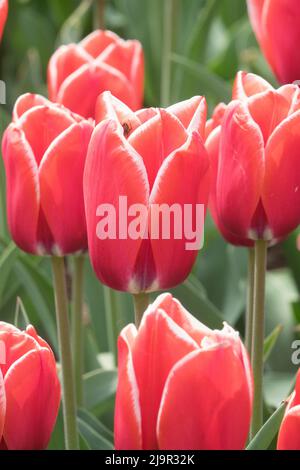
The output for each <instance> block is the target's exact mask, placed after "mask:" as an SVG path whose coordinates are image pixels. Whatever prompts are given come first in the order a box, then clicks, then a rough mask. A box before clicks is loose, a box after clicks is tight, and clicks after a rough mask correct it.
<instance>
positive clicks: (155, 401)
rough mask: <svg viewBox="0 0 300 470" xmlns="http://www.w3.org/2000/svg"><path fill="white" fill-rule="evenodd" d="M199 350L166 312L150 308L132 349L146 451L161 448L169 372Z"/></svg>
mask: <svg viewBox="0 0 300 470" xmlns="http://www.w3.org/2000/svg"><path fill="white" fill-rule="evenodd" d="M162 345H163V347H162ZM197 348H198V345H197V343H196V342H195V341H194V340H193V339H192V338H191V337H190V336H189V335H188V334H187V333H186V332H185V331H184V330H183V329H181V328H180V327H179V326H178V325H177V324H176V323H175V322H174V321H173V320H172V319H171V318H170V317H168V315H166V314H165V312H164V311H163V310H161V309H157V310H155V309H153V308H151V307H149V309H148V310H147V311H146V313H145V314H144V317H143V320H142V323H141V326H140V328H139V332H138V335H137V337H136V339H135V342H134V345H133V348H132V355H133V365H134V370H135V375H136V379H137V383H138V389H139V393H140V395H139V396H140V408H141V413H142V434H143V449H145V450H149V449H157V448H158V447H157V436H156V432H155V429H156V419H157V414H158V410H159V404H160V400H161V396H162V392H163V388H164V384H165V381H166V379H167V377H168V374H169V372H170V370H171V369H172V367H173V366H174V364H176V363H177V362H178V361H179V360H180V359H181V358H182V357H184V356H185V355H186V354H188V353H190V352H191V351H194V350H196V349H197ZM158 364H159V367H157V366H158Z"/></svg>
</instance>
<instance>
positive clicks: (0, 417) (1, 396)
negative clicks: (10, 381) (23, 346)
mask: <svg viewBox="0 0 300 470" xmlns="http://www.w3.org/2000/svg"><path fill="white" fill-rule="evenodd" d="M0 353H1V350H0ZM0 364H1V357H0ZM5 414H6V396H5V388H4V381H3V375H2V372H1V368H0V443H1V439H2V434H3V428H4V423H5Z"/></svg>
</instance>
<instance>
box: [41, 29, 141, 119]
mask: <svg viewBox="0 0 300 470" xmlns="http://www.w3.org/2000/svg"><path fill="white" fill-rule="evenodd" d="M48 88H49V96H50V99H51V100H52V101H56V102H58V103H61V104H63V105H64V106H66V107H67V108H69V109H71V111H74V112H75V113H78V114H80V115H82V116H84V117H86V118H89V117H94V115H95V104H96V100H97V97H98V96H99V95H100V93H102V92H103V91H105V90H109V91H111V92H112V93H113V94H114V95H115V96H116V97H117V98H119V99H120V100H122V101H123V102H124V103H126V104H127V105H128V106H129V107H130V108H132V109H134V110H136V109H139V108H140V107H141V105H142V101H143V91H144V58H143V50H142V46H141V44H140V43H139V42H138V41H124V40H122V39H121V38H119V37H118V36H117V35H116V34H114V33H112V32H111V31H101V30H98V31H95V32H93V33H92V34H90V35H89V36H87V37H86V38H85V39H84V40H83V41H81V42H80V43H79V44H69V45H67V46H61V47H60V48H59V49H58V50H57V51H56V52H55V53H54V55H53V56H52V58H51V59H50V62H49V67H48Z"/></svg>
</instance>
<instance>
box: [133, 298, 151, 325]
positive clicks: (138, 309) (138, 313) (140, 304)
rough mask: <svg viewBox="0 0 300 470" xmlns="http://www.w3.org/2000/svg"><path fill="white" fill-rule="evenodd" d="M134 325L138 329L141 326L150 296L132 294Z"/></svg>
mask: <svg viewBox="0 0 300 470" xmlns="http://www.w3.org/2000/svg"><path fill="white" fill-rule="evenodd" d="M132 297H133V304H134V316H135V325H136V327H137V328H138V327H139V326H140V324H141V321H142V318H143V315H144V312H145V310H146V309H147V307H148V305H149V303H150V296H149V294H147V293H145V292H141V293H140V294H133V296H132Z"/></svg>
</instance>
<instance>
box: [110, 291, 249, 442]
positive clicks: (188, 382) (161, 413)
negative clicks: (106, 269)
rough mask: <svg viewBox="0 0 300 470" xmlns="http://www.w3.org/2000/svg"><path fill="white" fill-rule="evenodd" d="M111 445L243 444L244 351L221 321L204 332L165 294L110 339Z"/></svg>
mask: <svg viewBox="0 0 300 470" xmlns="http://www.w3.org/2000/svg"><path fill="white" fill-rule="evenodd" d="M118 351H119V355H118V364H119V377H118V387H117V396H116V409H115V446H116V449H117V450H133V449H138V450H140V449H143V450H149V449H151V450H155V449H160V450H176V449H177V450H178V449H181V450H197V449H198V450H228V449H243V448H244V446H245V443H246V439H247V435H248V431H249V425H250V419H251V409H252V395H253V390H252V388H253V384H252V373H251V369H250V364H249V360H248V356H247V353H246V350H245V348H244V346H243V344H242V342H241V340H240V338H239V335H238V333H237V332H235V331H234V330H233V329H232V328H230V327H229V326H228V325H225V326H224V328H223V330H221V331H218V330H210V329H209V328H207V327H206V326H204V325H203V324H201V323H200V322H199V321H198V320H196V319H195V318H194V317H193V316H192V315H191V314H190V313H188V312H187V311H186V310H185V309H184V308H183V306H182V305H181V304H180V303H179V301H178V300H176V299H174V298H173V297H172V296H171V294H162V295H160V296H159V297H158V298H157V299H156V301H155V302H154V303H153V304H152V305H150V306H149V307H148V309H147V310H146V312H145V314H144V317H143V319H142V323H141V325H140V327H139V329H138V330H137V329H136V328H135V326H134V325H128V326H126V327H125V328H124V329H123V331H122V332H121V334H120V336H119V341H118Z"/></svg>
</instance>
